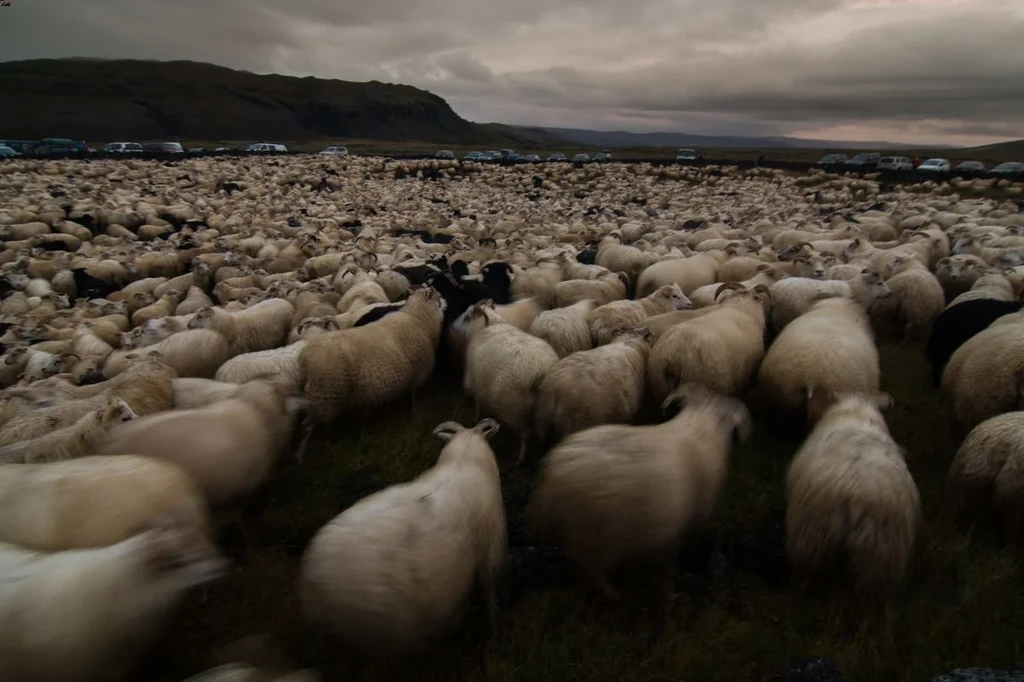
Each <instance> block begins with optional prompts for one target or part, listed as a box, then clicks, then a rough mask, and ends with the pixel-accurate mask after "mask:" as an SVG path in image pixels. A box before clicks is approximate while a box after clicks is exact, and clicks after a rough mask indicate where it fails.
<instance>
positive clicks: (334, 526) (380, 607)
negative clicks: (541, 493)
mask: <svg viewBox="0 0 1024 682" xmlns="http://www.w3.org/2000/svg"><path fill="white" fill-rule="evenodd" d="M497 431H498V424H497V423H496V422H495V421H494V420H493V419H485V420H483V421H481V422H480V423H479V424H477V425H476V426H475V427H474V428H472V429H466V428H463V427H462V426H461V425H459V424H457V423H455V422H445V423H443V424H441V425H439V426H438V427H437V428H436V429H434V435H436V436H438V437H439V438H441V439H443V440H446V441H448V444H447V445H446V446H445V447H444V449H443V450H442V451H441V454H440V456H439V457H438V459H437V464H435V465H434V466H433V467H432V468H431V469H429V470H428V471H426V472H424V473H423V474H421V475H420V476H419V477H418V478H416V479H415V480H413V481H411V482H409V483H404V484H398V485H393V486H391V487H390V488H386V489H384V490H382V491H380V492H378V493H375V494H373V495H370V496H369V497H367V498H364V499H363V500H360V501H359V502H357V503H356V504H354V505H353V506H351V507H349V508H348V509H346V510H345V511H344V512H342V513H341V514H340V515H338V516H337V517H335V518H334V520H332V521H331V522H330V523H328V524H327V525H326V526H324V527H323V528H321V529H320V531H319V532H318V533H317V534H316V536H315V537H314V538H313V540H312V542H310V544H309V547H308V548H307V549H306V553H305V555H304V556H303V559H302V568H301V577H300V593H301V597H302V605H303V611H304V613H305V615H306V617H307V618H309V619H310V620H311V621H313V622H315V623H318V624H320V625H322V626H324V627H325V628H326V629H327V630H329V631H330V632H331V633H332V634H334V635H335V636H337V637H339V638H341V639H342V640H343V641H345V642H346V643H349V644H352V645H355V646H359V647H361V648H364V649H367V650H370V651H373V652H378V653H385V652H395V651H397V652H407V651H409V650H415V649H417V648H419V647H420V646H422V645H423V644H424V643H425V642H427V641H429V640H430V639H431V638H432V637H434V636H435V635H438V634H440V633H442V632H443V631H445V630H447V629H448V628H450V627H451V626H452V625H454V620H455V618H456V617H457V616H458V615H459V613H460V611H459V607H460V606H461V605H462V604H463V603H464V602H465V600H466V598H467V596H468V595H469V593H470V590H471V588H472V587H473V584H474V582H475V581H479V583H480V585H481V587H482V589H483V593H484V596H485V598H486V604H487V606H488V609H489V611H490V613H491V614H492V618H493V613H494V607H495V592H494V589H495V579H496V578H497V576H498V573H499V572H500V571H501V569H502V567H503V565H504V561H505V554H506V536H505V513H504V508H503V506H502V498H501V481H500V476H499V473H498V465H497V462H496V460H495V457H494V452H493V451H492V450H491V448H490V446H489V445H488V444H487V440H488V439H490V438H491V437H493V436H494V434H495V433H496V432H497Z"/></svg>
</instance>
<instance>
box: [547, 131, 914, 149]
mask: <svg viewBox="0 0 1024 682" xmlns="http://www.w3.org/2000/svg"><path fill="white" fill-rule="evenodd" d="M533 130H539V131H544V132H547V133H549V134H551V135H554V136H555V137H557V138H562V139H565V140H570V141H572V142H578V143H581V144H587V145H593V146H596V147H615V148H623V147H695V148H700V149H709V148H711V149H758V148H763V149H780V148H791V149H836V148H838V149H865V150H882V149H899V148H901V147H905V146H906V145H900V144H895V143H893V142H836V141H831V140H811V139H803V138H798V137H743V136H728V135H691V134H689V133H631V132H628V131H625V130H612V131H604V130H583V129H579V128H539V129H533Z"/></svg>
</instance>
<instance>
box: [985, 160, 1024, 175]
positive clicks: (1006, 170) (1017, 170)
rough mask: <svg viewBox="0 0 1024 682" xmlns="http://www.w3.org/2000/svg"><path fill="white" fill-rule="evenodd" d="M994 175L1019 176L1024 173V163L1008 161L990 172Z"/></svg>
mask: <svg viewBox="0 0 1024 682" xmlns="http://www.w3.org/2000/svg"><path fill="white" fill-rule="evenodd" d="M989 173H991V174H992V175H1018V174H1022V173H1024V163H1019V162H1017V161H1007V162H1006V163H1001V164H999V165H998V166H996V167H995V168H993V169H992V170H990V171H989Z"/></svg>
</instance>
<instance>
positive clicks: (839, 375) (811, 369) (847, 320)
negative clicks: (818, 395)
mask: <svg viewBox="0 0 1024 682" xmlns="http://www.w3.org/2000/svg"><path fill="white" fill-rule="evenodd" d="M880 375H881V369H880V368H879V361H878V349H877V348H876V347H875V341H874V337H873V335H872V332H871V324H870V322H869V320H868V316H867V313H866V312H865V311H864V308H862V307H861V306H860V304H859V303H856V302H855V301H853V300H852V299H849V298H828V299H824V300H822V301H819V302H818V303H816V304H815V305H814V306H813V307H812V308H811V309H810V310H809V311H808V312H806V313H804V314H803V315H801V316H800V317H798V318H797V319H795V320H793V322H791V323H790V324H789V325H787V326H786V328H785V329H783V330H782V333H781V334H779V336H778V337H777V338H776V339H775V342H774V343H772V345H771V347H770V348H768V352H767V353H766V354H765V356H764V360H762V362H761V366H760V368H759V369H758V373H757V391H758V397H759V399H760V400H761V401H762V402H763V404H764V405H765V407H766V408H768V409H770V410H772V411H774V412H776V413H777V414H779V415H780V416H787V417H791V416H794V415H796V414H804V415H806V416H807V418H808V421H809V423H812V424H813V423H814V422H815V421H816V418H817V416H820V415H815V414H812V413H810V412H808V410H807V408H808V406H809V403H808V398H809V397H810V395H811V394H813V392H815V391H832V392H835V393H866V394H871V393H874V392H877V391H878V387H879V381H880Z"/></svg>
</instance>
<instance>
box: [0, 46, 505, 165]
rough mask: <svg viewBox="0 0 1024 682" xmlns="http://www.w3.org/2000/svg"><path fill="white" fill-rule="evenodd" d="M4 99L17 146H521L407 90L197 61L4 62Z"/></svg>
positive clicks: (3, 129)
mask: <svg viewBox="0 0 1024 682" xmlns="http://www.w3.org/2000/svg"><path fill="white" fill-rule="evenodd" d="M0 92H3V93H4V106H3V107H0V137H6V138H12V139H39V138H42V137H72V138H75V139H85V140H89V141H111V140H121V139H129V140H140V141H144V140H161V139H187V140H246V139H248V140H260V139H267V140H302V139H312V138H359V139H368V140H417V141H422V142H437V143H461V144H490V145H495V146H510V145H512V144H516V143H519V142H520V141H521V139H520V138H519V137H517V136H515V135H514V134H512V133H511V132H510V131H508V130H503V129H502V128H501V127H500V126H490V127H488V126H480V125H477V124H475V123H471V122H470V121H467V120H465V119H463V118H461V117H460V116H459V115H458V114H456V113H455V111H453V110H452V108H451V107H450V106H449V105H448V103H447V102H445V100H443V99H442V98H441V97H438V96H437V95H434V94H432V93H430V92H427V91H425V90H420V89H418V88H414V87H411V86H408V85H392V84H388V83H380V82H377V81H370V82H368V83H353V82H348V81H340V80H326V79H320V78H313V77H306V78H296V77H292V76H280V75H258V74H254V73H249V72H247V71H237V70H234V69H229V68H226V67H222V66H215V65H213V64H204V63H200V62H192V61H167V62H161V61H144V60H102V59H40V60H29V61H16V62H6V63H4V64H3V68H2V69H0Z"/></svg>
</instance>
